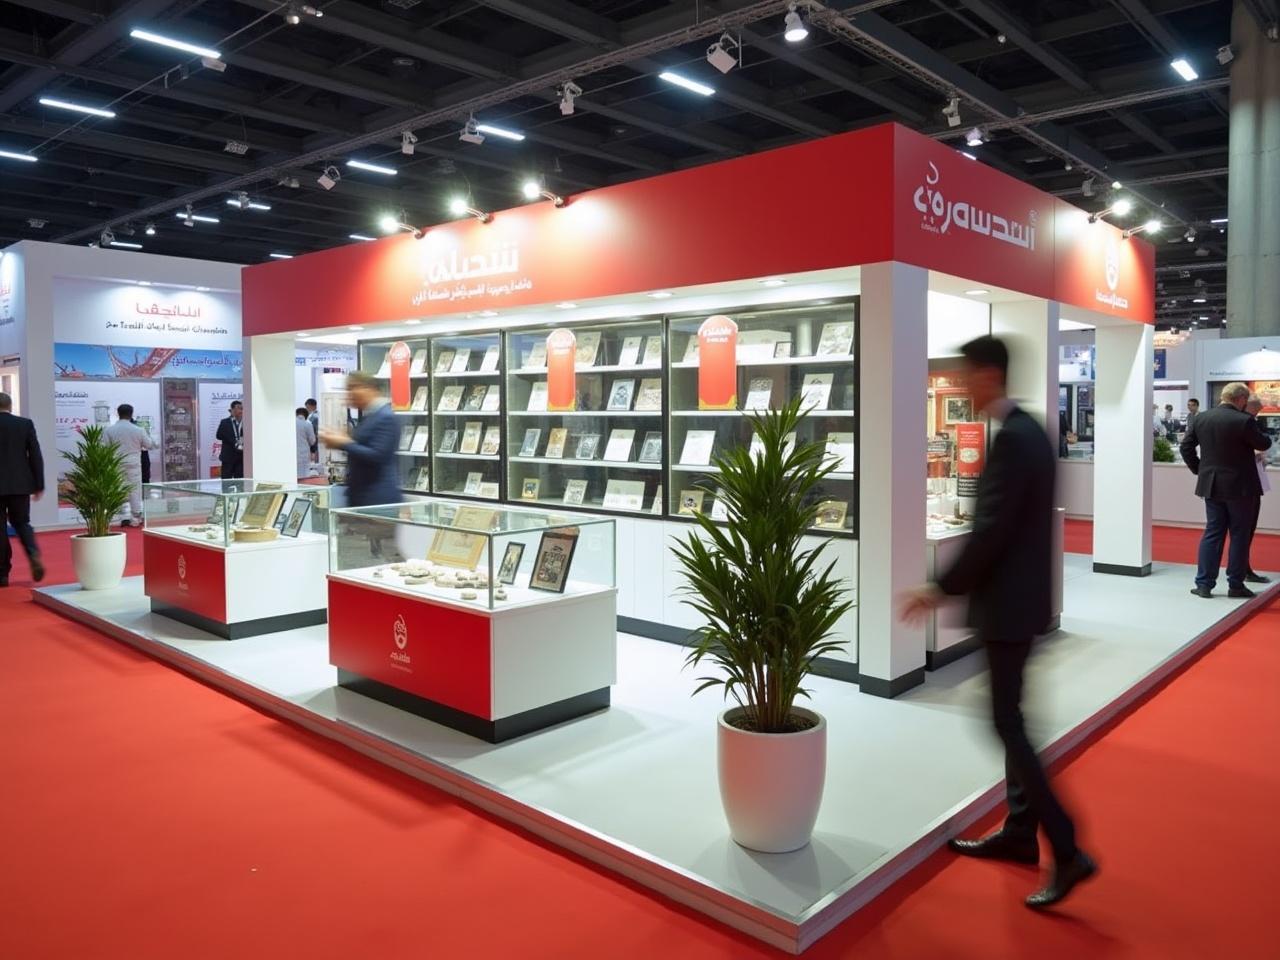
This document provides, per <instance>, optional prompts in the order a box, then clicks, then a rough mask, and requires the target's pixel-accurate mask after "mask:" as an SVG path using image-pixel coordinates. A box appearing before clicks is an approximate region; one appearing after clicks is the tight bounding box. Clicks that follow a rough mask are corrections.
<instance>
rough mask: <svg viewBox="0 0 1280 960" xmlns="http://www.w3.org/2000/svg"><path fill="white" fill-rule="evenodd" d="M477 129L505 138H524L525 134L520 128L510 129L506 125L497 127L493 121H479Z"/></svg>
mask: <svg viewBox="0 0 1280 960" xmlns="http://www.w3.org/2000/svg"><path fill="white" fill-rule="evenodd" d="M476 129H477V130H479V131H480V132H481V133H489V134H492V135H493V136H495V137H502V138H503V139H504V140H523V139H524V134H523V133H520V132H519V131H518V130H508V129H507V128H506V127H495V126H494V125H493V124H491V123H477V124H476Z"/></svg>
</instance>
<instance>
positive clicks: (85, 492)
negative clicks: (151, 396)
mask: <svg viewBox="0 0 1280 960" xmlns="http://www.w3.org/2000/svg"><path fill="white" fill-rule="evenodd" d="M66 456H67V460H68V461H70V463H71V469H70V470H68V471H67V476H66V484H65V489H64V491H63V496H64V497H65V498H66V500H67V501H68V502H69V503H70V504H71V505H72V506H73V507H75V508H76V510H78V511H79V512H80V517H81V519H83V520H84V526H85V532H84V533H80V534H76V535H75V536H73V537H72V538H71V562H72V565H73V566H74V567H75V571H76V579H77V580H79V581H80V586H82V587H84V589H86V590H110V589H111V588H112V587H115V586H117V585H118V584H119V583H120V578H121V577H122V576H124V566H125V558H126V549H125V548H126V544H127V540H126V538H125V535H124V534H123V533H121V532H119V531H116V532H114V533H113V532H112V530H111V521H112V520H113V519H114V518H115V515H116V514H117V513H119V512H120V511H121V510H122V509H123V508H124V505H125V504H126V503H128V502H129V492H130V490H131V484H130V483H129V481H128V480H127V479H126V478H125V474H124V465H123V463H124V455H123V454H122V453H120V450H119V448H118V447H117V446H116V445H115V443H113V442H111V441H108V440H107V439H106V437H105V435H104V428H103V427H101V426H96V425H93V426H86V427H83V428H82V429H81V430H80V440H79V442H78V443H77V445H76V450H75V452H74V453H68V454H67V455H66Z"/></svg>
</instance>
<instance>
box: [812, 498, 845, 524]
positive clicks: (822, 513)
mask: <svg viewBox="0 0 1280 960" xmlns="http://www.w3.org/2000/svg"><path fill="white" fill-rule="evenodd" d="M848 510H849V505H848V504H847V503H844V502H843V501H841V500H824V501H822V503H820V504H818V515H817V516H816V517H815V518H814V522H813V525H814V526H815V527H822V528H823V529H824V530H843V529H844V518H845V515H846V514H847V513H848Z"/></svg>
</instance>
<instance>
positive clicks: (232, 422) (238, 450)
mask: <svg viewBox="0 0 1280 960" xmlns="http://www.w3.org/2000/svg"><path fill="white" fill-rule="evenodd" d="M243 421H244V404H243V403H241V402H240V401H239V400H233V401H231V409H230V411H228V415H227V416H225V417H223V418H222V422H221V423H219V424H218V434H217V436H218V440H219V442H221V444H222V449H221V450H220V451H219V452H218V461H219V462H220V463H221V464H222V478H223V479H224V480H237V479H240V478H242V477H243V476H244V422H243Z"/></svg>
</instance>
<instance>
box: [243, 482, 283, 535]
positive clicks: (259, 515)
mask: <svg viewBox="0 0 1280 960" xmlns="http://www.w3.org/2000/svg"><path fill="white" fill-rule="evenodd" d="M283 489H284V484H283V483H259V484H258V485H257V487H256V488H255V491H254V493H253V494H252V495H250V496H249V497H248V500H247V502H246V504H245V508H244V515H243V516H241V517H240V522H241V523H242V524H243V525H244V526H246V527H260V528H262V529H264V530H265V529H266V528H268V527H270V526H271V525H272V524H273V523H275V520H276V514H277V513H279V512H280V508H281V507H282V506H284V494H283V493H275V492H270V493H269V492H268V491H276V490H283Z"/></svg>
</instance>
